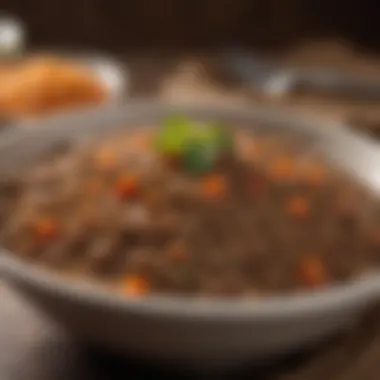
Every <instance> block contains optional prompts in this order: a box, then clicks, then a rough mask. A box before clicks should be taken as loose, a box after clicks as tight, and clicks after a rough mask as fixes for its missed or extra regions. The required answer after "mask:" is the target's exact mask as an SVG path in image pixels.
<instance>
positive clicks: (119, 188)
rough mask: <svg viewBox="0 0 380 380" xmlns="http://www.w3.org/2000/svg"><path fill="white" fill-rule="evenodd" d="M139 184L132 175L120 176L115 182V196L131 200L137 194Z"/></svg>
mask: <svg viewBox="0 0 380 380" xmlns="http://www.w3.org/2000/svg"><path fill="white" fill-rule="evenodd" d="M139 188H140V184H139V181H138V178H137V177H136V176H133V175H124V176H121V177H120V178H119V179H118V180H117V181H116V192H117V195H118V196H119V197H120V198H122V199H126V198H131V197H134V196H136V195H137V194H138V192H139Z"/></svg>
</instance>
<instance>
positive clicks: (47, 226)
mask: <svg viewBox="0 0 380 380" xmlns="http://www.w3.org/2000/svg"><path fill="white" fill-rule="evenodd" d="M34 228H35V232H36V234H37V236H38V237H40V238H42V239H51V238H53V237H55V236H56V234H57V232H58V228H57V224H56V223H55V222H54V221H53V220H52V219H49V218H42V219H40V220H38V221H36V223H35V225H34Z"/></svg>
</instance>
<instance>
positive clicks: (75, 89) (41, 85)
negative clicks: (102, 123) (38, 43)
mask: <svg viewBox="0 0 380 380" xmlns="http://www.w3.org/2000/svg"><path fill="white" fill-rule="evenodd" d="M0 79H1V87H0V113H1V115H2V116H3V117H6V118H9V119H18V118H25V117H33V116H40V115H44V114H49V113H52V112H56V111H59V110H62V109H66V108H72V107H79V106H88V105H97V104H100V103H101V102H103V101H104V100H105V99H106V98H107V96H108V94H107V90H106V89H105V88H104V86H103V84H102V83H100V82H99V80H98V79H97V78H96V77H95V76H94V75H93V73H92V72H91V71H90V70H89V69H87V68H86V67H81V66H80V65H78V64H75V63H72V62H70V61H69V60H65V59H60V58H54V57H37V58H30V59H26V60H24V61H21V62H19V63H16V64H12V65H7V66H5V65H4V67H2V68H1V69H0Z"/></svg>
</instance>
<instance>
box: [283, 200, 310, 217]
mask: <svg viewBox="0 0 380 380" xmlns="http://www.w3.org/2000/svg"><path fill="white" fill-rule="evenodd" d="M287 209H288V212H289V213H290V214H291V215H293V216H295V217H297V218H304V217H305V216H307V214H308V213H309V211H310V203H309V201H308V200H307V199H306V198H303V197H300V196H294V197H291V198H290V199H288V204H287Z"/></svg>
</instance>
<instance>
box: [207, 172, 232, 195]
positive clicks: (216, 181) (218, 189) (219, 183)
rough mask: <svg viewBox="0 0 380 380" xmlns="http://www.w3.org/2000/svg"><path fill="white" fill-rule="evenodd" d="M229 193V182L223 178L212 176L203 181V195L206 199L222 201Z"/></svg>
mask: <svg viewBox="0 0 380 380" xmlns="http://www.w3.org/2000/svg"><path fill="white" fill-rule="evenodd" d="M226 192H227V182H226V179H225V178H224V177H223V176H220V175H216V174H214V175H210V176H208V177H205V178H203V180H202V194H203V196H204V197H205V198H206V199H210V200H220V199H222V198H224V196H225V195H226Z"/></svg>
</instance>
